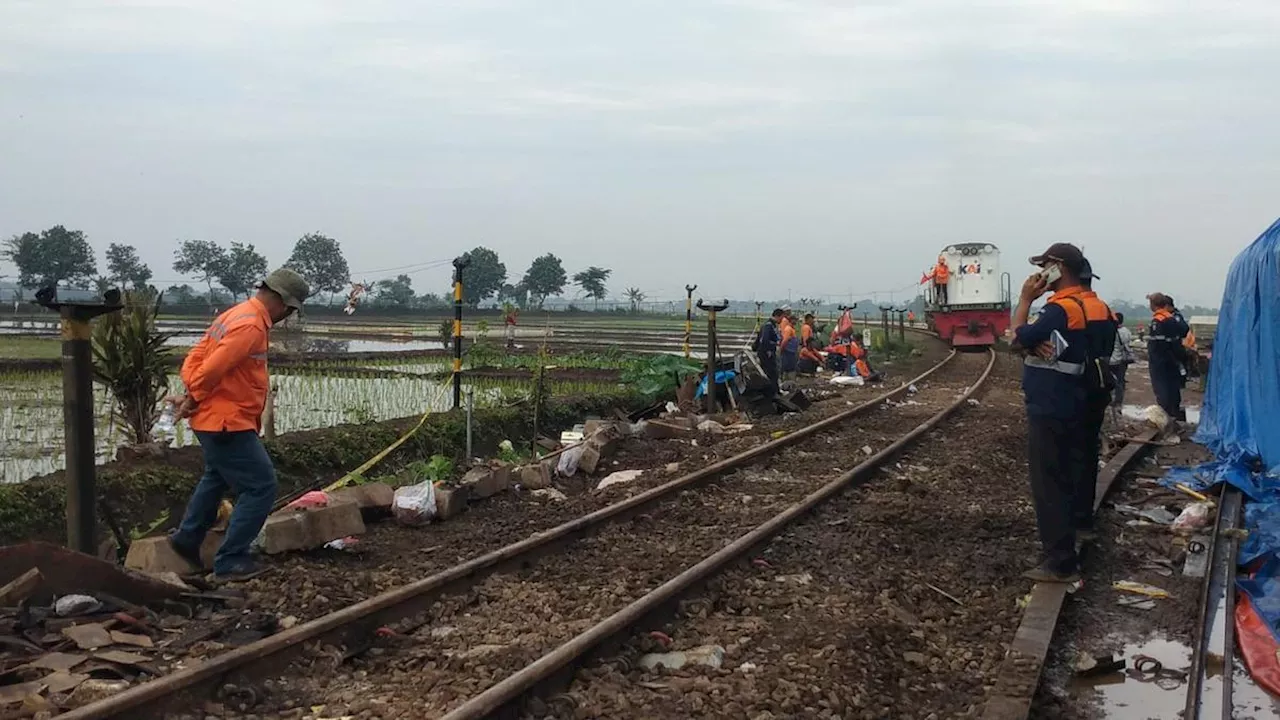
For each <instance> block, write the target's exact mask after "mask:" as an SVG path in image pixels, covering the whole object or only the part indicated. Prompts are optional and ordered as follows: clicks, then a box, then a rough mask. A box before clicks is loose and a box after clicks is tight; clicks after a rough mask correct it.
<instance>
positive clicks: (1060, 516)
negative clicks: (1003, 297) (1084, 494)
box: [1013, 243, 1089, 583]
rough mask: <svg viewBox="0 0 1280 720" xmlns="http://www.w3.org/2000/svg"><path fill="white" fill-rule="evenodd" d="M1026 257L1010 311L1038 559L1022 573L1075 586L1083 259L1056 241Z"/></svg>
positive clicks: (1082, 434) (1082, 427)
mask: <svg viewBox="0 0 1280 720" xmlns="http://www.w3.org/2000/svg"><path fill="white" fill-rule="evenodd" d="M1030 261H1031V264H1033V265H1037V266H1039V268H1040V270H1039V271H1038V272H1036V273H1034V274H1032V275H1031V277H1029V278H1027V280H1026V282H1024V283H1023V284H1022V292H1021V294H1020V296H1019V298H1018V305H1017V307H1016V308H1015V309H1014V312H1013V326H1014V328H1016V329H1015V331H1014V338H1015V339H1014V349H1015V350H1017V351H1019V352H1020V353H1022V354H1023V356H1024V360H1023V365H1024V367H1023V373H1022V390H1023V393H1024V395H1025V398H1026V407H1027V455H1028V469H1029V474H1030V479H1031V496H1032V501H1033V503H1034V505H1035V509H1036V523H1037V525H1038V526H1039V531H1040V543H1041V545H1042V547H1043V551H1044V561H1043V562H1042V563H1041V564H1040V565H1039V566H1038V567H1036V568H1034V569H1032V570H1029V571H1027V572H1026V573H1024V576H1025V577H1027V578H1028V579H1030V580H1034V581H1036V582H1060V583H1075V582H1078V581H1079V580H1080V564H1079V558H1078V556H1077V553H1076V537H1075V527H1074V522H1073V517H1072V514H1073V513H1072V510H1073V506H1074V505H1075V499H1076V495H1077V492H1076V482H1077V478H1079V477H1081V474H1082V467H1083V463H1084V462H1085V459H1086V458H1085V454H1086V433H1087V428H1086V423H1085V410H1086V407H1087V396H1086V391H1085V383H1084V379H1083V378H1084V373H1085V365H1086V363H1087V362H1088V350H1087V347H1088V342H1089V341H1088V336H1087V334H1086V327H1087V320H1086V316H1085V311H1084V308H1083V306H1082V305H1081V304H1080V303H1079V302H1077V300H1079V299H1080V296H1081V294H1082V293H1083V288H1082V287H1081V283H1080V274H1081V273H1082V272H1083V271H1084V268H1085V261H1084V255H1083V253H1081V252H1080V249H1079V248H1077V247H1076V246H1075V245H1072V244H1070V243H1056V244H1054V245H1052V246H1050V247H1049V249H1048V250H1046V251H1045V252H1044V253H1042V254H1040V255H1037V256H1035V257H1033V258H1031V260H1030ZM1048 291H1052V292H1053V295H1052V296H1051V297H1050V298H1049V300H1048V301H1047V302H1046V303H1045V306H1044V308H1043V309H1042V310H1041V311H1040V314H1039V315H1038V316H1037V317H1036V318H1035V319H1034V321H1033V320H1031V318H1030V315H1031V304H1032V303H1033V302H1035V300H1036V299H1038V298H1039V297H1040V296H1042V295H1044V294H1045V293H1046V292H1048Z"/></svg>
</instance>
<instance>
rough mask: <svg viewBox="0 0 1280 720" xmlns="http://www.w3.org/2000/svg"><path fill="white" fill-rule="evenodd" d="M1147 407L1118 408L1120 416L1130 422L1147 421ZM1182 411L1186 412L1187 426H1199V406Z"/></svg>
mask: <svg viewBox="0 0 1280 720" xmlns="http://www.w3.org/2000/svg"><path fill="white" fill-rule="evenodd" d="M1147 407H1148V406H1147V405H1124V406H1122V407H1121V408H1120V414H1121V415H1124V416H1125V417H1127V418H1129V419H1130V420H1143V421H1145V420H1146V419H1147ZM1184 409H1185V410H1186V411H1187V424H1189V425H1199V424H1200V406H1199V405H1192V406H1190V407H1187V408H1184Z"/></svg>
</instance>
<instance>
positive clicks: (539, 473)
mask: <svg viewBox="0 0 1280 720" xmlns="http://www.w3.org/2000/svg"><path fill="white" fill-rule="evenodd" d="M520 484H521V485H523V486H524V487H525V489H526V490H542V489H544V488H549V487H551V471H550V467H549V466H548V465H547V464H546V463H538V464H536V465H525V466H524V467H522V468H520Z"/></svg>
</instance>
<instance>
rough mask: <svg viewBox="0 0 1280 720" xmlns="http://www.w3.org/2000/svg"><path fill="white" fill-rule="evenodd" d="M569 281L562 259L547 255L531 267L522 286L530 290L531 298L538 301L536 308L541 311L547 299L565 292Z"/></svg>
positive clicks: (534, 262)
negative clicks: (565, 286)
mask: <svg viewBox="0 0 1280 720" xmlns="http://www.w3.org/2000/svg"><path fill="white" fill-rule="evenodd" d="M568 279H569V278H568V276H567V275H565V272H564V264H563V263H561V262H560V258H558V257H556V256H555V255H553V254H551V253H547V254H546V255H543V256H542V257H540V258H537V259H536V260H534V261H533V263H532V264H531V265H529V271H528V272H526V273H525V274H524V280H521V281H520V284H521V285H524V286H525V288H526V289H528V291H529V298H530V299H531V300H532V299H536V301H537V302H536V303H535V306H536V307H537V308H538V309H541V308H542V304H543V303H544V302H546V301H547V298H549V297H551V296H552V295H559V294H560V293H561V292H563V291H564V285H565V283H566V282H567V281H568Z"/></svg>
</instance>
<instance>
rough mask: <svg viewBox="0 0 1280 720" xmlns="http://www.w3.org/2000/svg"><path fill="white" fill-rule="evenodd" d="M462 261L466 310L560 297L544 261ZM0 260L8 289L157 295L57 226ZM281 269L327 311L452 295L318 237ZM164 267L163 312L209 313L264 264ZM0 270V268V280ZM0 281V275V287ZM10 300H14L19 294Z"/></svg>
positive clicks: (603, 277) (242, 247)
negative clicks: (359, 290) (356, 285)
mask: <svg viewBox="0 0 1280 720" xmlns="http://www.w3.org/2000/svg"><path fill="white" fill-rule="evenodd" d="M462 257H463V258H464V259H465V260H466V261H467V266H466V270H465V271H464V274H463V295H462V299H463V302H464V303H465V304H467V305H468V306H471V307H477V306H479V305H481V304H482V303H486V302H493V303H494V304H497V305H507V304H510V305H513V306H517V307H520V308H530V309H540V308H542V306H543V304H544V303H546V301H547V298H550V297H557V296H560V295H562V294H563V293H564V291H565V288H566V287H567V286H568V285H569V284H570V277H569V275H568V273H566V271H565V268H564V263H563V262H562V261H561V260H560V258H558V257H556V256H555V255H554V254H551V253H547V254H545V255H542V256H540V257H537V258H535V259H534V260H533V262H532V263H530V265H529V269H528V270H526V271H525V273H524V275H523V276H522V277H521V278H520V279H519V280H518V281H516V282H514V283H512V282H509V278H508V275H507V267H506V265H505V264H504V263H503V262H502V260H501V259H499V257H498V254H497V253H496V252H494V251H493V250H490V249H489V248H486V247H477V248H473V249H472V250H470V251H468V252H466V253H464V254H463V256H462ZM0 259H3V260H7V261H8V262H9V263H10V264H12V265H13V266H14V267H15V268H16V269H17V276H16V278H17V285H18V286H19V287H20V288H23V289H39V288H42V287H50V286H63V287H70V288H77V289H81V290H94V291H96V292H98V293H102V292H104V291H106V290H107V289H110V288H113V287H120V288H126V289H150V290H152V291H153V292H155V291H159V290H160V288H157V287H155V286H154V285H153V284H152V278H153V277H154V273H153V272H152V270H151V268H149V267H148V266H147V264H146V263H144V262H143V261H142V259H141V258H140V257H139V255H138V250H137V248H135V247H133V246H132V245H127V244H123V243H111V244H110V245H108V246H107V251H106V272H105V273H99V269H98V260H97V257H96V254H95V252H94V249H93V246H92V245H90V243H89V240H88V238H87V237H86V236H85V234H84V233H83V232H82V231H80V230H69V229H67V228H65V227H63V226H61V225H56V226H54V227H52V228H49V229H48V230H44V231H42V232H39V233H36V232H26V233H22V234H20V235H14V236H13V237H11V238H9V239H8V240H5V241H4V242H3V244H2V245H0ZM284 264H285V266H286V267H289V268H293V269H294V270H296V271H298V273H299V274H301V275H302V276H303V277H304V278H306V279H307V281H308V282H309V283H310V285H311V290H312V296H311V298H310V300H309V303H310V304H319V305H329V306H332V305H333V304H334V302H335V300H340V299H341V297H340V296H344V295H345V294H346V292H347V291H348V290H350V288H351V287H352V283H353V282H360V283H361V284H363V285H365V287H366V293H367V295H366V296H365V297H364V298H362V302H366V303H369V304H371V305H373V306H375V307H387V308H405V309H431V308H441V307H446V306H449V305H452V303H453V292H452V288H449V289H448V290H447V291H446V292H442V293H439V294H437V293H432V292H427V293H423V294H418V293H416V292H415V291H414V289H413V279H412V278H411V277H410V274H409V273H398V274H396V275H394V276H391V277H383V278H379V279H364V278H356V277H353V274H352V272H351V270H350V267H349V266H348V264H347V259H346V256H345V255H344V254H343V252H342V246H341V245H340V244H339V242H338V241H337V240H335V239H334V238H332V237H329V236H327V235H324V234H323V233H319V232H314V233H307V234H306V235H303V236H302V237H301V238H299V239H298V241H297V242H296V243H295V244H294V246H293V252H292V253H291V254H290V255H289V259H288V260H287V261H286V262H285V263H284ZM419 264H421V263H419ZM172 267H173V270H174V272H176V273H178V274H179V275H181V276H184V277H187V278H191V283H180V284H174V285H170V286H168V287H166V288H163V290H164V301H165V304H167V305H168V304H174V305H188V304H204V305H208V306H210V307H213V306H221V305H225V304H227V303H228V302H234V301H236V300H239V299H240V298H243V297H248V296H249V295H250V294H251V293H252V291H253V289H254V287H255V285H256V284H257V283H258V281H260V280H261V279H262V278H263V277H265V276H266V274H267V272H268V271H269V269H270V267H269V263H268V262H267V258H266V257H265V256H264V255H263V254H262V253H260V252H258V250H257V249H256V248H255V247H254V246H253V244H252V243H240V242H231V243H229V244H227V245H222V244H219V243H217V242H214V241H211V240H179V241H177V243H176V248H175V249H174V253H173V265H172ZM408 267H413V266H406V268H408ZM2 271H3V268H0V273H2ZM410 272H413V271H410ZM612 273H613V271H612V270H609V269H608V268H602V267H597V266H594V265H593V266H591V267H588V268H586V269H584V270H582V271H580V272H577V273H575V274H574V275H573V277H572V284H573V285H575V286H577V287H578V289H579V293H580V296H581V297H585V298H589V299H591V300H593V301H594V302H595V303H596V304H597V306H598V304H599V302H600V301H601V300H604V299H605V298H606V297H607V296H608V287H607V283H608V280H609V276H610V275H611V274H612ZM4 277H6V276H5V275H4V274H0V279H3V278H4ZM193 284H194V285H195V287H193ZM626 297H627V300H628V302H630V303H631V307H632V310H633V311H635V310H637V309H638V307H639V304H640V303H641V302H643V301H644V298H645V295H644V293H642V292H640V291H639V290H638V289H636V288H628V290H627V296H626ZM15 299H18V300H20V299H22V298H21V296H20V295H19V297H17V298H15Z"/></svg>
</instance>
